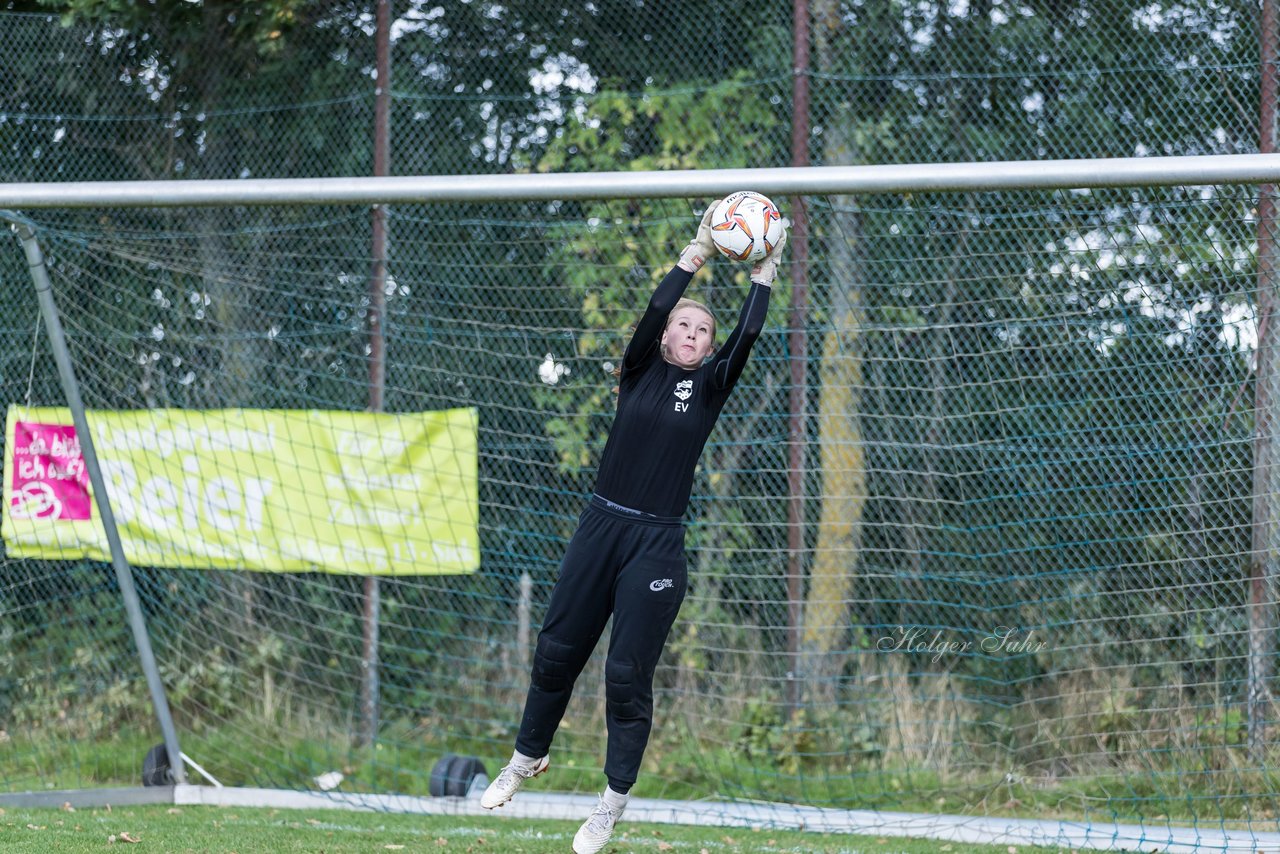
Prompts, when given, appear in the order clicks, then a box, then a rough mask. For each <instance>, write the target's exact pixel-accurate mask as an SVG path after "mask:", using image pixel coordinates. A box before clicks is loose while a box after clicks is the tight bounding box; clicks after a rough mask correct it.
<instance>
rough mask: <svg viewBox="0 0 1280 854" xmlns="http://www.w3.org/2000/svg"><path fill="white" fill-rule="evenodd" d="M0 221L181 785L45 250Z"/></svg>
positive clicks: (0, 215) (19, 226)
mask: <svg viewBox="0 0 1280 854" xmlns="http://www.w3.org/2000/svg"><path fill="white" fill-rule="evenodd" d="M0 219H7V220H9V221H10V222H11V223H12V224H13V230H14V232H16V233H17V235H18V239H19V240H21V241H22V248H23V249H24V250H25V251H26V253H27V266H28V268H29V269H30V271H31V281H32V283H33V284H34V285H35V288H36V297H37V298H38V299H39V300H40V314H41V316H42V317H43V318H44V328H45V333H46V334H47V335H48V336H49V344H50V346H51V347H52V348H53V358H54V361H55V362H56V363H57V366H58V378H59V380H60V381H61V383H62V391H63V394H65V395H66V398H67V405H68V406H69V407H70V408H71V419H72V422H73V423H74V424H75V428H76V437H77V438H78V439H79V440H80V452H81V455H82V456H83V458H84V466H85V470H86V471H87V472H88V475H89V482H90V483H91V484H92V485H93V498H94V502H95V503H96V504H97V507H98V515H99V517H100V518H101V519H102V527H103V528H104V529H105V531H106V534H107V545H108V547H109V548H110V550H111V565H112V566H113V567H114V568H115V571H116V581H117V582H118V583H119V585H120V596H121V598H122V599H123V600H124V608H125V612H126V613H127V615H128V618H129V628H130V629H132V630H133V640H134V643H136V644H137V646H138V657H139V658H140V659H141V661H142V671H143V673H145V674H146V677H147V687H148V689H150V691H151V703H152V705H153V706H154V707H155V711H156V719H157V720H158V721H159V723H160V731H161V732H162V733H163V734H164V746H165V751H166V752H167V753H168V754H169V769H170V771H171V773H172V774H173V780H174V782H176V783H179V784H185V783H186V782H187V777H186V772H185V769H184V768H183V765H182V750H181V748H180V747H179V746H178V732H177V730H176V729H175V728H174V726H173V716H172V715H171V714H170V713H169V700H168V698H167V697H166V696H165V693H164V683H163V682H161V680H160V670H159V668H158V667H157V666H156V658H155V653H154V652H153V651H152V649H151V638H150V637H149V636H148V635H147V625H146V621H145V619H144V618H143V616H142V605H141V603H140V602H139V600H138V591H137V588H136V587H135V586H134V583H133V569H132V568H131V567H130V566H129V562H128V561H127V560H126V559H125V556H124V545H123V544H122V543H121V541H120V531H119V530H118V529H117V528H116V519H115V514H114V513H113V512H112V510H111V501H110V500H109V498H108V495H107V484H106V480H105V479H104V478H103V476H102V468H101V467H100V466H99V465H98V454H97V452H96V451H95V450H94V446H93V436H92V434H91V433H90V432H89V421H88V419H87V418H86V417H85V411H84V401H83V400H82V399H81V397H80V384H79V382H77V380H76V375H75V369H74V367H73V366H72V364H71V354H70V352H68V350H67V338H66V335H65V334H64V333H63V330H62V320H61V318H60V317H59V315H58V307H57V305H56V304H55V303H54V301H53V284H52V283H51V282H50V281H49V271H48V270H47V269H45V265H44V253H43V252H41V250H40V242H39V241H38V240H37V239H36V234H35V231H34V230H33V229H32V228H31V226H30V225H28V224H27V223H25V222H21V221H19V220H17V219H16V218H15V217H14V216H13V215H11V214H8V213H6V212H3V211H0Z"/></svg>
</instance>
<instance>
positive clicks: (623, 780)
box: [481, 205, 786, 854]
mask: <svg viewBox="0 0 1280 854" xmlns="http://www.w3.org/2000/svg"><path fill="white" fill-rule="evenodd" d="M714 207H715V205H712V206H711V207H710V208H708V209H707V212H706V214H705V215H704V216H703V218H702V222H701V223H700V224H699V226H698V232H697V236H696V237H695V238H694V240H692V241H691V242H690V243H689V245H688V246H687V247H686V248H685V249H684V251H683V252H681V254H680V260H679V261H678V262H677V264H676V266H675V267H674V268H673V269H672V270H671V272H669V273H667V275H666V277H665V278H664V279H663V280H662V283H661V284H659V285H658V287H657V290H655V291H654V293H653V296H652V297H650V299H649V306H648V308H647V309H646V311H645V313H644V316H643V317H641V319H640V322H639V324H637V326H636V331H635V335H634V336H633V337H632V339H631V341H630V343H629V344H628V345H627V349H626V353H625V355H624V356H623V359H622V369H621V376H620V379H619V383H618V406H617V414H616V415H615V417H614V422H613V427H612V429H611V430H610V433H609V439H608V442H607V443H606V444H605V449H604V455H603V457H602V458H601V461H600V471H599V475H598V478H597V481H596V487H595V494H594V495H592V497H591V500H590V502H589V503H588V504H587V506H586V507H585V508H584V509H583V510H582V514H581V516H580V517H579V520H578V528H577V531H576V532H575V533H574V535H573V538H572V540H571V541H570V542H569V547H568V549H567V551H566V552H565V555H564V559H563V561H562V562H561V565H560V575H559V578H558V579H557V581H556V585H555V589H554V590H553V591H552V593H551V601H550V603H549V605H548V607H547V614H546V618H545V619H544V620H543V624H542V631H541V632H540V633H539V635H538V643H537V647H536V649H535V651H534V656H533V672H532V675H531V677H530V680H529V693H528V698H527V699H526V701H525V707H524V715H523V717H522V719H521V721H520V733H519V735H518V736H517V738H516V744H515V753H514V754H513V755H512V757H511V762H510V763H509V764H508V765H506V766H505V767H504V768H503V769H502V771H501V772H500V773H499V774H498V776H497V778H496V779H494V781H493V782H492V783H491V784H489V788H488V789H487V790H486V791H485V793H484V795H483V797H482V799H481V804H482V805H483V806H484V807H485V808H486V809H494V808H495V807H499V806H501V805H502V804H505V803H506V802H507V801H509V800H511V798H512V797H513V796H514V795H515V794H516V792H518V791H519V790H520V787H521V785H523V784H524V782H525V780H528V779H530V778H532V777H536V776H538V775H539V774H541V773H542V772H544V771H546V770H547V768H548V766H549V765H550V761H549V757H548V753H549V751H550V748H551V740H552V738H553V737H554V736H555V733H556V729H557V727H559V725H560V720H561V718H562V717H563V716H564V712H565V708H566V706H567V705H568V703H569V696H570V694H571V693H572V692H573V685H574V681H575V680H576V679H577V678H578V674H580V673H581V672H582V668H583V667H584V666H585V665H586V663H587V659H588V658H589V657H590V655H591V652H592V650H593V649H594V648H595V646H596V643H597V642H598V641H599V639H600V635H601V634H602V633H603V632H604V628H605V624H606V623H607V622H608V620H609V617H610V615H612V616H613V632H612V635H611V637H610V638H609V654H608V658H607V659H606V661H605V700H606V705H605V718H606V721H607V724H608V747H607V751H606V757H605V764H604V772H605V776H606V777H607V778H608V782H609V784H608V787H607V788H606V789H605V791H604V794H603V795H602V796H601V798H600V801H599V803H598V804H597V806H596V808H595V810H594V811H593V812H592V814H591V815H590V817H588V819H587V821H586V822H585V823H584V824H583V825H582V827H581V829H579V830H578V833H577V835H576V836H575V837H574V840H573V850H574V851H575V852H577V854H593V852H597V851H599V850H600V849H602V848H604V846H605V845H606V844H608V842H609V839H610V838H611V837H612V836H613V828H614V825H615V824H616V822H617V820H618V817H619V816H620V815H621V814H622V811H623V809H624V808H625V807H626V804H627V793H628V791H629V790H630V789H631V786H632V784H634V783H635V781H636V775H637V773H638V772H639V769H640V760H641V759H642V757H643V756H644V750H645V746H646V745H647V744H648V742H649V731H650V727H651V724H652V716H653V673H654V669H655V668H656V667H657V664H658V658H659V656H660V655H661V654H662V648H663V645H664V644H665V643H666V640H667V634H668V633H669V632H670V630H671V626H672V624H673V623H674V622H675V619H676V614H677V612H678V611H679V610H680V604H681V602H682V601H683V600H684V595H685V586H686V576H685V553H684V527H683V525H682V522H681V517H682V516H683V515H684V512H685V509H686V507H687V506H688V504H689V493H690V491H691V490H692V488H693V470H694V467H695V466H696V465H697V462H698V457H699V456H701V454H702V448H703V445H704V444H705V443H706V440H707V436H708V435H709V434H710V433H711V428H712V427H713V426H714V425H715V423H716V419H717V418H718V417H719V415H720V410H721V409H722V408H723V407H724V404H725V401H726V400H728V398H729V394H730V393H731V392H732V391H733V387H734V384H735V383H736V382H737V381H738V377H739V376H741V374H742V369H743V368H744V367H745V366H746V363H747V356H748V355H749V354H750V352H751V346H752V344H754V343H755V340H756V338H758V337H759V335H760V331H761V329H762V328H763V325H764V318H765V312H766V310H767V309H768V306H769V288H770V286H771V285H772V284H773V279H774V276H775V275H776V274H777V270H778V262H779V259H780V257H781V255H782V250H783V247H784V246H785V245H786V234H785V232H784V234H783V238H782V239H781V240H780V241H779V242H778V245H777V246H775V247H774V248H773V251H772V252H770V253H769V255H768V256H766V257H765V258H764V259H763V260H762V261H760V262H759V263H758V264H757V265H756V266H755V267H754V268H753V269H752V270H751V289H750V291H749V292H748V294H747V299H746V303H745V304H744V305H743V307H742V312H741V314H740V316H739V318H738V325H737V327H736V328H735V329H734V330H733V332H732V333H730V335H729V337H728V340H726V341H725V343H724V346H723V347H721V348H720V349H719V350H718V351H715V333H716V321H715V318H714V317H713V316H712V314H711V312H710V311H708V310H707V308H706V306H704V305H702V304H701V303H698V302H694V301H693V300H690V299H683V298H682V296H683V294H684V291H685V288H686V287H688V285H689V281H690V280H691V279H692V278H693V274H694V273H696V272H697V271H698V270H699V269H700V268H701V267H702V265H703V264H705V263H706V262H707V261H708V260H710V259H711V258H713V257H715V256H716V254H717V251H716V248H715V244H714V243H713V242H712V240H711V228H710V220H711V212H712V210H713V209H714ZM713 351H715V352H714V355H713Z"/></svg>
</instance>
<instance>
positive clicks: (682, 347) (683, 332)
mask: <svg viewBox="0 0 1280 854" xmlns="http://www.w3.org/2000/svg"><path fill="white" fill-rule="evenodd" d="M714 344H715V340H714V339H713V338H712V333H711V318H710V317H708V316H707V313H706V312H705V311H702V310H701V309H698V308H695V307H693V306H685V307H684V308H678V309H676V310H675V311H673V312H671V316H670V317H669V318H667V328H666V329H665V330H664V331H663V333H662V357H663V358H664V359H666V360H667V361H668V362H670V363H671V364H673V365H675V366H676V367H679V368H684V369H685V370H687V371H688V370H693V369H694V368H697V367H700V366H701V365H702V363H703V362H704V361H705V360H706V358H707V355H708V354H709V353H710V352H711V348H712V346H713V345H714Z"/></svg>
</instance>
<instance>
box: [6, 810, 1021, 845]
mask: <svg viewBox="0 0 1280 854" xmlns="http://www.w3.org/2000/svg"><path fill="white" fill-rule="evenodd" d="M576 830H577V823H576V822H564V821H526V820H521V819H502V818H496V817H495V818H484V819H477V818H473V817H465V818H451V817H440V816H412V815H399V814H386V813H361V812H338V811H331V810H326V811H311V810H305V811H304V810H275V809H260V810H254V809H240V808H223V807H187V806H184V807H170V806H147V807H130V808H124V809H111V810H108V809H86V810H69V809H61V810H59V809H10V810H4V811H0V849H2V850H4V851H6V852H8V851H16V852H41V854H43V852H48V851H58V852H67V854H79V853H80V852H89V851H93V852H102V851H104V850H113V851H120V852H121V854H123V853H124V852H126V851H138V852H143V851H150V852H160V851H163V852H220V854H230V852H235V854H256V852H272V854H274V853H275V852H290V851H298V852H302V851H305V852H324V854H335V852H397V851H399V852H421V851H431V852H475V854H478V853H479V852H494V854H550V852H556V854H564V852H567V851H569V846H570V843H571V841H572V839H573V834H574V831H576ZM605 850H606V852H608V854H628V852H659V851H671V852H691V854H702V852H707V854H712V852H716V854H728V852H742V853H743V854H746V852H757V851H758V852H763V853H764V854H769V853H770V852H793V853H794V854H800V852H804V854H855V852H857V854H864V853H865V854H925V852H946V854H1019V852H1032V851H1041V850H1045V849H1037V848H1033V847H1030V846H1008V845H999V846H979V845H961V844H958V843H945V842H921V841H916V840H904V839H896V838H889V837H875V836H867V837H862V836H844V835H822V834H806V833H797V832H791V831H775V830H742V829H736V828H733V829H725V828H695V827H676V826H670V825H656V824H628V823H626V822H625V820H624V822H623V824H622V825H620V827H619V836H618V837H617V839H616V840H615V842H614V844H613V845H611V846H610V847H609V848H607V849H605Z"/></svg>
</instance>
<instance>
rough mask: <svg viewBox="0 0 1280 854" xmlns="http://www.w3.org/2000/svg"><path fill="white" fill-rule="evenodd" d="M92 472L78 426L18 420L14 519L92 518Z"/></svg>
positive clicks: (12, 512)
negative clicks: (87, 468) (82, 451)
mask: <svg viewBox="0 0 1280 854" xmlns="http://www.w3.org/2000/svg"><path fill="white" fill-rule="evenodd" d="M90 501H91V499H90V498H89V475H88V474H87V473H86V472H85V470H84V458H82V457H81V456H80V440H79V439H77V438H76V428H75V427H71V426H68V425H64V424H33V423H31V422H29V421H18V422H16V423H15V424H14V430H13V504H12V505H11V506H10V507H9V515H10V516H11V517H12V518H14V519H71V520H84V519H88V518H89V510H90Z"/></svg>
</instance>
